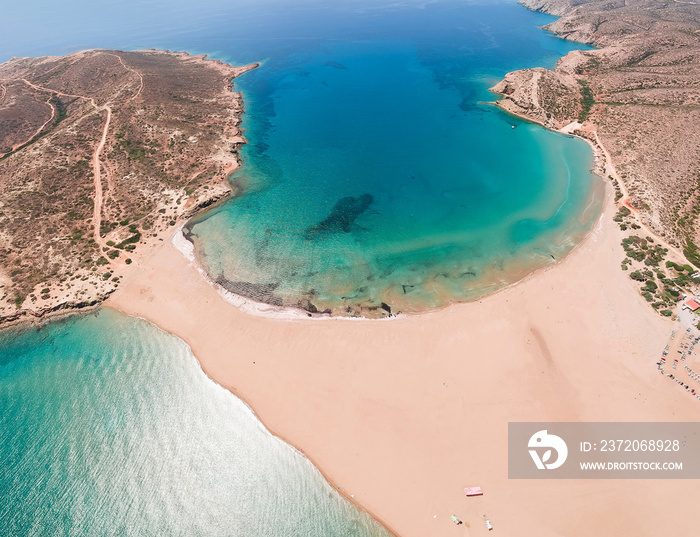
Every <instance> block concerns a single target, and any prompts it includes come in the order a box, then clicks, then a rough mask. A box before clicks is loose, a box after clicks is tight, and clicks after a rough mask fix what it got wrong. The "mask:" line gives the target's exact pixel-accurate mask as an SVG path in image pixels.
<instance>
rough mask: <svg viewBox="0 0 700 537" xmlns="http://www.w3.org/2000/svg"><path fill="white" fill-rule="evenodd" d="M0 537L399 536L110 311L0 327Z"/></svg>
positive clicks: (169, 345)
mask: <svg viewBox="0 0 700 537" xmlns="http://www.w3.org/2000/svg"><path fill="white" fill-rule="evenodd" d="M0 461H2V463H1V464H0V535H2V536H3V537H15V536H16V537H31V536H41V537H47V536H81V537H82V536H91V537H96V536H108V535H119V536H149V537H150V536H183V537H185V536H186V537H195V536H202V537H204V536H207V537H215V536H240V537H269V536H288V537H292V536H298V537H314V536H318V537H330V536H334V537H371V536H376V537H379V536H383V537H389V536H388V533H387V532H386V531H384V530H383V529H382V528H381V527H380V526H379V525H378V524H377V523H376V522H374V521H373V520H372V519H371V518H370V517H369V516H367V515H366V514H364V513H362V512H360V511H359V510H358V509H356V508H354V507H353V506H352V505H351V504H350V503H348V502H347V501H345V500H344V499H342V498H341V497H340V496H339V495H338V494H337V493H336V492H335V491H334V490H332V489H331V487H330V486H329V485H328V484H327V483H326V482H325V481H324V479H323V477H322V476H321V475H320V473H319V472H318V471H317V470H316V469H315V468H314V467H313V466H312V465H311V463H310V462H309V461H308V460H307V459H306V458H305V457H303V456H302V455H301V454H300V453H298V452H297V451H295V450H293V449H292V448H290V447H289V446H288V445H286V444H285V443H283V442H282V441H281V440H279V439H277V438H276V437H273V436H272V435H271V434H269V433H268V432H267V431H266V430H265V429H264V428H263V427H262V425H261V424H260V422H259V421H258V420H257V419H256V418H255V416H254V415H253V413H252V412H251V411H250V410H249V409H248V407H246V406H245V405H244V404H243V403H242V402H241V401H240V400H238V399H237V398H235V397H234V396H233V395H232V394H231V393H229V392H228V391H226V390H224V389H223V388H221V387H219V386H218V385H216V384H214V383H213V382H212V381H211V380H209V379H208V378H207V377H206V376H205V375H204V373H203V372H202V371H201V370H200V369H199V366H198V364H197V362H196V360H195V358H194V356H192V354H191V352H190V350H189V347H187V346H186V345H185V344H184V343H183V342H182V341H181V340H179V339H177V338H175V337H173V336H170V335H168V334H166V333H164V332H162V331H160V330H158V329H157V328H155V327H154V326H152V325H150V324H149V323H147V322H145V321H141V320H137V319H133V318H130V317H126V316H125V315H121V314H118V313H116V312H114V311H112V310H102V311H101V312H100V313H98V314H96V315H91V316H89V317H85V318H76V317H74V318H71V319H69V320H64V321H60V322H55V323H52V324H51V325H49V326H48V327H46V328H44V329H42V330H40V331H36V330H35V329H31V330H27V331H24V332H22V333H18V332H14V331H13V332H9V333H8V332H4V333H0Z"/></svg>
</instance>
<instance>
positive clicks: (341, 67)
mask: <svg viewBox="0 0 700 537" xmlns="http://www.w3.org/2000/svg"><path fill="white" fill-rule="evenodd" d="M325 65H326V66H328V67H335V68H336V69H342V70H343V71H347V69H348V68H347V67H345V66H344V65H343V64H342V63H338V62H326V63H325Z"/></svg>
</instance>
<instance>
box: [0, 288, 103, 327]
mask: <svg viewBox="0 0 700 537" xmlns="http://www.w3.org/2000/svg"><path fill="white" fill-rule="evenodd" d="M113 292H114V290H113V289H112V290H109V291H108V292H107V293H105V294H103V295H99V296H97V297H96V298H93V299H90V300H71V301H68V302H61V303H59V304H57V305H55V306H52V307H48V308H40V309H37V310H32V309H29V308H25V309H22V310H20V311H17V312H15V313H11V314H9V315H3V316H1V317H0V328H7V327H9V326H14V325H16V324H22V323H26V322H31V323H38V322H42V321H45V320H47V319H50V318H54V317H58V316H63V315H70V314H72V313H78V312H82V313H87V312H89V311H91V310H93V309H97V308H99V307H100V306H101V305H102V302H104V301H105V300H106V299H107V297H108V296H109V295H111V294H112V293H113Z"/></svg>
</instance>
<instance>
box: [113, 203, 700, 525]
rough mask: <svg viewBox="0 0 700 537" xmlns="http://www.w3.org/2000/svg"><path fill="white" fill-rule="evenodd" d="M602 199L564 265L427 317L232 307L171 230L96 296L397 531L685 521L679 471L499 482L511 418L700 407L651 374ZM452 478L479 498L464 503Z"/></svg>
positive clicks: (651, 415) (650, 315)
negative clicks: (158, 332)
mask: <svg viewBox="0 0 700 537" xmlns="http://www.w3.org/2000/svg"><path fill="white" fill-rule="evenodd" d="M606 206H607V209H606V214H604V215H603V217H601V220H600V222H599V224H598V225H597V226H596V228H595V229H594V230H593V232H592V233H591V234H590V235H589V236H588V237H587V238H586V240H585V241H584V242H583V243H582V245H580V246H579V247H578V248H577V249H576V250H575V251H574V252H573V253H572V254H570V255H569V256H568V257H567V258H566V259H565V260H564V261H562V262H560V263H558V264H557V265H555V266H553V267H550V268H548V269H545V270H542V271H540V272H538V273H536V274H535V275H534V276H532V277H530V278H528V279H527V280H526V281H524V282H521V283H520V284H518V285H516V286H513V287H511V288H509V289H506V290H504V291H502V292H500V293H497V294H496V295H492V296H490V297H487V298H485V299H483V300H480V301H478V302H475V303H469V304H459V305H455V306H452V307H450V308H447V309H444V310H441V311H438V312H434V313H430V314H425V315H419V316H412V317H407V318H402V319H398V320H394V321H387V322H383V321H382V322H379V321H377V322H371V321H355V322H353V321H347V320H345V321H343V320H331V321H319V322H313V321H306V320H297V321H290V320H287V321H282V320H271V319H263V318H258V317H252V316H248V315H245V314H243V313H241V312H240V311H238V310H237V309H236V308H234V307H233V306H231V305H229V304H227V303H226V302H225V301H224V300H222V299H221V297H220V296H219V295H218V294H217V292H216V290H215V289H214V288H212V287H211V286H210V285H209V284H208V283H206V282H205V281H204V280H203V279H202V278H201V276H200V275H199V274H198V273H197V271H196V270H195V268H194V267H192V266H191V265H190V264H189V263H188V261H187V260H186V259H185V258H184V257H183V256H182V254H181V253H180V252H178V251H177V250H176V249H175V248H174V247H173V245H172V244H171V243H170V242H164V243H162V245H161V246H160V247H157V248H155V249H154V250H153V251H151V252H150V253H148V256H149V257H148V258H144V259H141V260H139V261H138V262H137V263H135V266H134V268H133V270H132V272H131V273H130V274H129V275H128V276H126V277H125V280H124V284H123V285H122V286H121V288H120V289H119V290H118V291H117V292H116V293H114V295H113V296H112V297H111V298H110V299H109V301H108V302H107V305H108V306H111V307H114V308H118V309H120V310H122V311H124V312H126V313H129V314H133V315H138V316H141V317H145V318H147V319H149V320H151V321H152V322H154V323H155V324H157V325H158V326H160V327H162V328H163V329H165V330H167V331H169V332H172V333H174V334H176V335H178V336H179V337H181V338H182V339H184V340H185V341H187V342H188V343H189V344H190V345H191V347H192V349H193V351H194V353H195V355H196V356H197V358H198V359H199V361H200V362H201V364H202V367H203V368H204V370H205V371H206V373H207V374H208V375H210V376H211V377H212V378H213V379H215V380H216V381H217V382H219V383H220V384H222V385H223V386H225V387H227V388H229V389H231V390H232V391H233V392H234V393H236V394H237V395H238V396H240V397H241V398H243V399H244V400H245V401H247V402H248V403H249V404H250V405H251V406H252V407H253V409H254V410H255V412H256V413H257V415H258V416H259V417H260V419H261V420H262V421H263V422H264V423H265V424H266V425H267V426H268V427H269V428H270V429H271V430H272V431H273V432H274V433H276V434H278V435H280V436H282V437H283V438H284V439H285V440H287V441H288V442H289V443H291V444H292V445H294V446H296V447H297V448H299V449H301V450H302V451H304V452H305V453H306V454H307V455H308V457H310V458H311V459H312V460H313V461H314V463H315V464H316V465H317V466H318V467H319V468H320V469H321V471H323V472H324V474H325V475H326V476H327V478H328V480H329V481H330V482H331V483H332V484H333V486H335V487H336V488H337V487H338V486H339V485H340V486H342V488H341V489H340V490H341V492H343V493H344V494H346V495H347V496H348V497H349V496H350V495H351V494H352V495H354V501H355V502H356V503H357V504H358V505H360V506H361V507H363V508H365V509H367V510H369V511H370V512H372V513H373V514H374V515H375V516H376V517H377V518H378V519H379V520H381V521H382V522H383V523H385V524H386V525H387V526H388V527H389V528H390V529H391V530H392V531H394V532H395V533H396V534H398V535H400V536H402V537H425V536H437V535H510V536H515V535H517V536H521V537H522V536H535V535H536V536H540V537H541V536H554V535H561V536H586V537H588V536H591V535H596V536H607V535H609V536H616V537H617V536H621V535H630V536H632V535H634V536H636V537H638V536H655V537H656V536H659V535H676V534H684V535H692V534H696V533H697V530H696V528H697V526H698V523H697V522H696V520H695V516H694V515H693V514H692V513H693V512H694V511H695V504H696V502H697V498H698V492H700V485H698V483H697V482H695V481H683V480H675V481H670V480H669V481H666V480H664V481H659V480H645V481H642V480H637V481H615V480H607V481H603V480H589V481H573V480H571V481H516V480H508V478H507V424H508V422H509V421H537V420H554V421H577V420H582V421H626V420H629V421H667V420H674V421H694V420H697V418H698V416H699V415H700V414H699V412H700V402H698V401H697V400H695V399H694V398H693V397H691V396H690V395H688V394H687V393H686V392H685V391H684V390H681V389H680V388H679V387H678V386H677V385H676V384H674V383H673V382H671V381H670V380H669V379H667V378H665V377H664V376H662V375H660V374H659V372H658V371H657V370H656V366H655V365H654V362H655V361H656V359H657V357H658V356H659V353H660V352H661V350H662V348H663V346H664V345H665V342H666V339H667V337H668V335H669V332H670V331H671V330H672V328H674V323H672V322H671V321H668V320H664V319H662V318H661V317H660V316H659V315H657V314H656V313H654V312H653V311H652V310H651V308H650V307H649V306H648V305H647V304H646V302H645V301H644V299H643V298H642V297H641V296H639V295H638V293H637V291H636V290H635V288H634V284H633V282H632V281H631V280H630V279H629V278H628V277H627V276H626V274H625V273H624V272H622V271H621V270H620V261H621V258H622V253H623V252H622V249H621V248H620V247H619V243H620V234H619V233H620V232H619V231H618V230H617V228H616V227H615V226H614V224H613V222H612V221H611V216H610V215H611V214H612V211H613V208H612V202H611V201H610V199H608V201H607V203H606ZM696 369H697V368H696ZM468 485H478V486H481V487H482V488H483V489H484V496H483V497H480V498H473V499H467V498H465V497H464V494H463V492H462V488H463V487H465V486H468ZM451 514H456V515H457V516H459V517H460V518H461V519H462V520H464V522H465V524H464V525H463V526H455V525H454V524H453V523H452V522H450V520H449V517H450V515H451ZM434 515H437V517H436V518H434ZM483 515H487V516H488V518H489V519H490V520H491V521H492V523H493V525H494V531H493V532H491V533H489V532H488V531H487V530H486V527H485V525H484V522H483Z"/></svg>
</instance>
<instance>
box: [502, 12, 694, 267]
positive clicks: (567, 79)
mask: <svg viewBox="0 0 700 537" xmlns="http://www.w3.org/2000/svg"><path fill="white" fill-rule="evenodd" d="M520 3H521V4H523V5H524V6H526V7H528V8H530V9H534V10H539V11H543V12H546V13H550V14H553V15H557V16H559V17H561V18H559V19H558V20H557V21H555V22H553V23H551V24H549V25H548V26H546V27H545V28H546V29H547V30H550V31H552V32H554V33H556V34H557V35H559V36H561V37H565V38H567V39H572V40H576V41H581V42H584V43H590V44H593V45H595V46H596V47H598V49H597V50H593V51H584V52H580V51H578V52H572V53H570V54H568V55H567V56H566V57H564V58H562V59H561V60H560V62H559V63H558V65H557V67H556V69H555V70H554V71H548V70H546V69H525V70H522V71H517V72H514V73H509V74H508V75H507V76H506V78H505V79H504V81H502V82H501V83H499V84H498V85H497V86H496V87H495V88H494V91H496V92H498V93H501V94H503V95H504V99H503V100H502V101H501V102H500V103H499V104H500V106H502V107H503V108H504V109H506V110H509V111H511V112H514V113H518V114H521V115H524V116H526V117H528V118H530V119H533V120H535V121H538V122H540V123H543V124H544V125H546V126H548V127H551V128H561V127H563V126H565V125H567V124H571V123H572V122H576V123H575V124H573V125H569V129H568V130H569V131H570V132H573V131H576V133H577V134H580V135H582V136H584V137H588V138H590V139H591V140H592V141H594V142H597V141H598V140H597V139H596V133H597V137H598V138H599V141H600V142H601V143H602V145H603V146H604V147H605V148H606V149H607V150H608V152H609V154H610V157H611V159H612V163H613V164H614V166H615V168H616V170H617V172H618V173H619V175H620V177H621V179H622V182H623V185H621V188H622V189H623V190H625V191H626V192H625V193H626V194H629V198H626V199H625V200H623V202H626V203H627V204H628V205H629V207H630V208H631V209H632V210H637V211H638V212H639V216H640V217H641V219H642V221H643V222H644V223H645V224H646V225H647V226H649V227H650V228H651V229H652V230H653V231H654V232H656V233H657V234H658V235H660V236H661V237H663V238H664V239H666V240H667V241H668V242H669V243H671V244H672V245H674V246H678V247H680V248H682V249H683V250H684V253H685V256H686V257H687V258H688V260H690V261H691V262H692V263H694V264H695V265H697V266H700V255H698V252H697V249H696V246H695V245H696V244H698V243H700V242H699V240H700V234H699V233H698V230H697V226H696V222H697V219H698V215H699V214H700V203H698V202H699V201H700V189H699V183H700V158H699V157H700V128H698V125H700V5H698V4H696V3H695V2H690V1H681V0H675V1H663V0H635V1H625V0H612V1H611V0H521V2H520ZM579 123H582V124H583V127H581V125H579Z"/></svg>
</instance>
